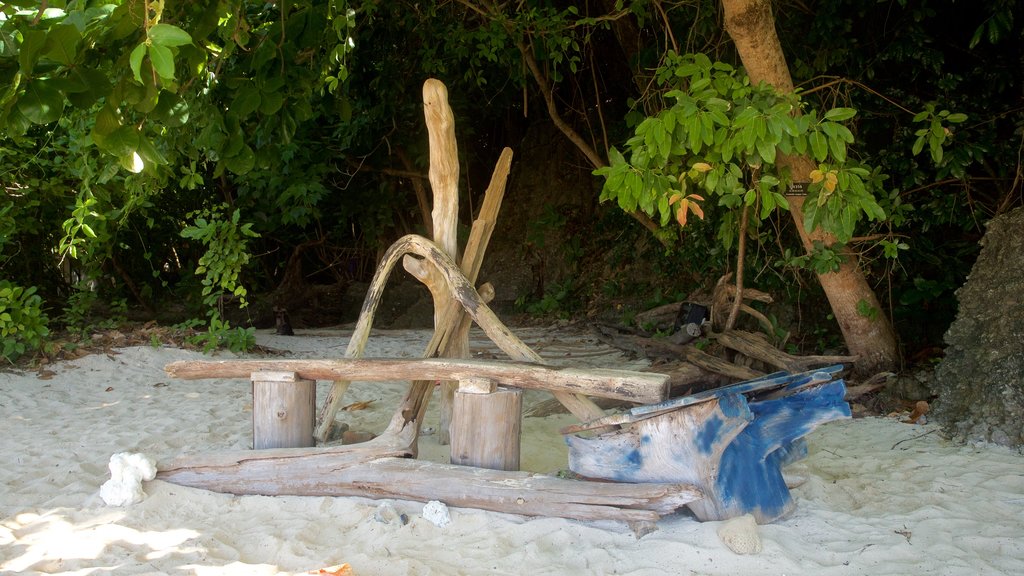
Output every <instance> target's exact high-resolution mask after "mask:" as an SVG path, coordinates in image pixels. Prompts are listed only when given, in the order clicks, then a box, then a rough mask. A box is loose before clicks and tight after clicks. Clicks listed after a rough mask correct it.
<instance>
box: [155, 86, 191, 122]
mask: <svg viewBox="0 0 1024 576" xmlns="http://www.w3.org/2000/svg"><path fill="white" fill-rule="evenodd" d="M152 116H153V118H155V119H157V120H161V121H163V123H164V124H166V125H167V126H169V127H171V128H176V127H178V126H184V125H185V123H186V122H188V117H189V110H188V103H187V102H185V100H183V99H182V98H181V97H180V96H178V95H177V94H175V93H173V92H168V91H166V90H163V91H161V92H160V98H159V100H158V102H157V105H156V108H154V109H153V115H152Z"/></svg>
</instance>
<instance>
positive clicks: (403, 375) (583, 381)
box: [164, 358, 669, 404]
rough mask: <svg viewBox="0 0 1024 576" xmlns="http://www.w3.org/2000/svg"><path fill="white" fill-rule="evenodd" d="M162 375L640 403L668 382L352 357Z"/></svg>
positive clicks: (493, 364) (175, 365)
mask: <svg viewBox="0 0 1024 576" xmlns="http://www.w3.org/2000/svg"><path fill="white" fill-rule="evenodd" d="M164 370H165V371H166V372H167V374H168V375H169V376H170V377H172V378H180V379H183V380H196V379H202V378H245V377H247V376H249V375H250V374H253V373H259V371H276V372H289V373H295V374H298V376H299V377H301V378H306V379H308V380H355V381H361V382H386V381H394V380H413V379H420V380H425V381H437V380H453V381H460V382H462V381H469V380H473V379H487V380H492V381H494V382H500V383H501V384H503V385H506V386H514V387H516V388H530V389H534V390H549V391H559V392H570V393H578V394H586V395H587V396H599V397H602V398H614V399H617V400H627V401H631V402H636V403H640V404H650V403H655V402H661V401H662V400H665V399H666V398H667V397H668V382H669V377H668V376H667V375H665V374H658V373H656V372H634V371H631V370H616V369H612V368H564V367H558V366H544V365H542V364H530V363H525V362H509V361H497V360H477V359H469V358H457V359H456V358H422V359H406V358H356V359H339V360H320V359H313V358H310V359H299V360H181V361H178V362H171V363H170V364H168V365H167V366H165V367H164Z"/></svg>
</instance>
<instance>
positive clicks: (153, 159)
mask: <svg viewBox="0 0 1024 576" xmlns="http://www.w3.org/2000/svg"><path fill="white" fill-rule="evenodd" d="M139 155H140V156H142V158H143V160H146V161H147V162H149V163H150V164H157V165H161V166H166V165H167V164H168V162H167V158H166V157H165V156H164V155H163V153H161V152H160V151H159V150H157V149H156V146H154V145H153V142H151V141H150V140H149V138H146V137H145V136H141V135H140V136H139Z"/></svg>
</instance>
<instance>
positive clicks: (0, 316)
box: [0, 280, 50, 362]
mask: <svg viewBox="0 0 1024 576" xmlns="http://www.w3.org/2000/svg"><path fill="white" fill-rule="evenodd" d="M42 305H43V300H42V298H40V297H39V295H38V294H36V288H35V287H34V286H30V287H28V288H25V287H23V286H17V285H15V284H12V283H10V282H8V281H7V280H0V344H2V345H3V349H2V351H0V352H2V354H0V357H2V358H3V359H4V360H7V361H8V362H13V361H14V360H17V359H18V358H19V357H21V356H22V355H23V354H25V353H26V352H32V351H34V350H36V349H38V348H39V347H40V346H41V345H42V344H43V339H44V338H46V336H48V335H49V333H50V330H49V328H48V327H47V323H48V319H47V317H46V314H45V313H44V312H43V309H42Z"/></svg>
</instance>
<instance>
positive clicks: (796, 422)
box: [566, 366, 850, 522]
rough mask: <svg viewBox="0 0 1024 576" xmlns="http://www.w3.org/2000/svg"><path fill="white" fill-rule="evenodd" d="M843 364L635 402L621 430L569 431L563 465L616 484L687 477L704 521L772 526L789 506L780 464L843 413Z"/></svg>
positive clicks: (796, 454)
mask: <svg viewBox="0 0 1024 576" xmlns="http://www.w3.org/2000/svg"><path fill="white" fill-rule="evenodd" d="M842 368H843V367H842V366H830V367H827V368H824V369H818V370H812V371H808V372H805V373H801V374H771V375H768V376H765V377H763V378H758V379H756V380H751V381H746V382H740V383H738V384H734V385H732V386H726V387H724V388H719V389H717V390H714V391H709V392H712V393H711V394H709V393H701V394H695V395H693V396H690V397H687V398H686V399H675V400H674V401H670V402H662V403H659V404H655V405H651V406H644V407H640V408H641V409H642V410H640V413H641V415H643V416H644V417H643V418H638V419H637V420H636V421H634V422H632V424H631V426H629V427H628V428H625V429H623V430H620V431H617V432H613V433H609V434H604V435H601V436H597V437H595V438H582V437H579V436H573V435H569V436H566V442H567V443H568V444H569V468H570V469H571V470H573V471H574V472H576V473H578V474H581V475H583V476H588V477H595V478H605V479H608V480H614V481H619V482H685V483H690V484H693V485H696V486H697V487H698V488H700V489H701V490H702V492H703V493H704V495H705V497H704V499H702V500H700V501H698V502H694V503H691V504H690V505H689V506H690V508H691V510H693V512H694V514H695V515H696V516H697V517H698V518H700V519H702V520H720V519H725V518H731V517H735V516H739V515H742V514H747V513H750V514H753V515H754V516H755V517H756V518H757V519H758V521H759V522H771V521H773V520H775V519H777V518H779V517H781V516H782V515H784V514H786V513H787V512H788V511H789V510H790V509H791V508H792V506H793V501H792V496H791V495H790V493H789V489H788V488H787V487H786V483H785V481H784V480H783V477H782V468H783V467H784V466H786V465H787V464H789V463H791V462H793V461H795V460H798V459H800V458H802V457H804V456H806V454H807V446H806V443H805V442H804V440H803V437H804V436H806V435H807V434H808V433H810V432H811V431H812V430H814V429H815V428H817V427H818V426H820V425H821V424H823V423H825V422H830V421H832V420H837V419H840V418H848V417H849V416H850V408H849V405H848V404H847V403H846V402H845V401H844V399H843V397H844V395H845V393H846V387H845V385H844V383H843V381H842V380H832V378H833V376H834V375H836V374H838V373H839V372H840V371H841V370H842Z"/></svg>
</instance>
